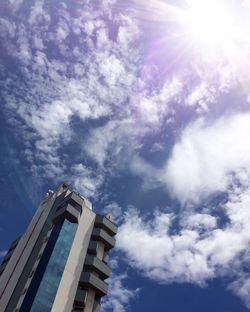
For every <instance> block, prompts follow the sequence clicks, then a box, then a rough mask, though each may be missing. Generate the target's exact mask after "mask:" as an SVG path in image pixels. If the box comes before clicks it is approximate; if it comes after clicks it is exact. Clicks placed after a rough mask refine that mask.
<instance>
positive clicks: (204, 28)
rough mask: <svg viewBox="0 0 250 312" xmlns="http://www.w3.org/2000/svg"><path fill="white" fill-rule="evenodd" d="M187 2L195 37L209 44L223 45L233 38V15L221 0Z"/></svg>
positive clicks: (191, 31) (189, 19)
mask: <svg viewBox="0 0 250 312" xmlns="http://www.w3.org/2000/svg"><path fill="white" fill-rule="evenodd" d="M187 4H188V6H189V9H188V10H187V23H188V27H190V30H189V31H190V33H191V34H192V36H193V37H194V38H195V39H197V40H199V41H200V42H202V43H204V44H208V45H222V44H224V42H226V41H228V40H230V39H231V38H232V36H233V21H232V16H230V13H229V11H228V10H227V8H226V7H224V6H222V5H221V4H220V1H218V0H217V1H215V0H208V1H202V0H187Z"/></svg>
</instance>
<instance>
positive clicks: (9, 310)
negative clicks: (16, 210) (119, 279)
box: [0, 184, 117, 312]
mask: <svg viewBox="0 0 250 312" xmlns="http://www.w3.org/2000/svg"><path fill="white" fill-rule="evenodd" d="M116 233H117V227H116V226H115V225H114V223H112V222H111V220H110V219H109V217H104V216H101V215H97V214H95V213H94V212H93V211H92V207H91V203H90V202H89V201H88V200H86V199H85V198H84V197H82V196H81V195H79V194H78V193H76V192H74V191H70V189H69V187H68V186H67V185H66V184H62V185H61V186H60V188H59V190H58V192H55V193H54V192H53V191H49V192H48V193H47V194H46V197H45V199H44V200H43V201H42V203H41V204H40V206H39V208H38V209H37V211H36V213H35V215H34V217H33V219H32V221H31V222H30V224H29V226H28V228H27V230H26V232H25V233H24V234H23V235H22V236H21V237H20V238H19V239H17V240H16V241H14V242H13V243H12V245H11V246H10V249H9V251H8V253H7V254H6V256H5V258H4V260H3V262H2V265H1V267H0V274H1V275H0V311H1V312H13V311H15V312H17V311H20V312H26V311H33V312H50V311H52V312H63V311H64V312H69V311H84V312H92V311H93V312H97V311H99V310H100V299H101V297H102V296H104V295H106V294H107V290H108V284H107V283H106V282H105V279H106V278H108V276H109V275H110V268H109V266H108V252H109V250H110V249H111V248H113V247H114V245H115V238H114V236H115V234H116Z"/></svg>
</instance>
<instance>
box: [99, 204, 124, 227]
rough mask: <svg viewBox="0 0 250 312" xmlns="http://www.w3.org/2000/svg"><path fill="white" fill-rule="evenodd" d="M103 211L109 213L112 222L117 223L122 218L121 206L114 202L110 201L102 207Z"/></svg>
mask: <svg viewBox="0 0 250 312" xmlns="http://www.w3.org/2000/svg"><path fill="white" fill-rule="evenodd" d="M103 213H105V214H111V216H112V219H113V222H115V223H118V222H120V221H121V219H122V208H121V206H120V205H119V204H118V203H116V202H111V203H109V204H108V205H106V206H105V207H104V208H103Z"/></svg>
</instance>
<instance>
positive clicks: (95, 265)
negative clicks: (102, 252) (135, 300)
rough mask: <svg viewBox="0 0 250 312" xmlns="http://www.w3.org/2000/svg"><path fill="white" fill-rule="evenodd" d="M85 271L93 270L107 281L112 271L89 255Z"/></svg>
mask: <svg viewBox="0 0 250 312" xmlns="http://www.w3.org/2000/svg"><path fill="white" fill-rule="evenodd" d="M83 269H84V270H88V271H89V270H92V271H94V272H96V273H97V274H99V276H100V277H101V278H102V279H106V278H108V277H109V276H110V273H111V270H110V268H109V267H108V266H107V264H105V263H104V262H102V261H101V260H100V259H98V258H97V257H95V256H91V255H87V256H86V259H85V263H84V267H83Z"/></svg>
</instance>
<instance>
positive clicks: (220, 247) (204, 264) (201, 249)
mask: <svg viewBox="0 0 250 312" xmlns="http://www.w3.org/2000/svg"><path fill="white" fill-rule="evenodd" d="M249 185H250V179H249V180H248V188H246V187H245V186H242V188H241V192H239V191H238V186H237V183H236V184H235V185H234V187H233V188H232V191H231V192H230V195H229V198H228V201H227V202H226V203H224V204H220V205H221V209H222V210H223V213H224V214H225V217H223V218H225V219H226V220H228V221H226V222H225V225H224V226H220V225H219V224H220V222H218V221H219V220H220V219H221V212H220V213H219V212H218V208H217V207H216V206H215V207H213V208H212V209H210V211H208V210H207V208H204V212H203V211H201V212H199V213H197V212H195V211H192V210H190V209H189V208H188V209H187V210H184V211H182V213H181V214H180V215H176V214H175V213H174V212H164V211H163V212H160V211H158V212H157V213H155V214H154V217H153V218H152V219H151V220H150V221H147V220H145V219H143V218H142V217H141V216H140V215H139V213H138V211H136V210H134V209H132V210H131V209H130V210H128V211H127V213H126V215H125V219H124V222H123V224H122V225H121V226H120V227H119V233H118V237H117V248H118V249H120V250H122V251H123V252H124V253H125V254H126V256H127V258H126V260H125V261H126V262H127V263H129V264H130V265H131V266H132V267H134V268H136V269H137V270H139V271H140V272H141V273H142V274H143V275H145V276H147V277H149V278H151V279H153V280H156V281H158V282H160V283H172V282H189V283H194V284H198V285H201V286H204V285H205V284H206V282H207V281H208V280H211V279H213V278H215V277H220V276H224V277H225V278H227V279H228V283H229V288H230V289H231V290H232V291H233V292H234V293H235V294H237V295H239V296H240V297H241V298H242V299H243V300H244V302H245V304H246V305H247V306H249V297H248V294H249V290H250V287H249V277H248V276H247V275H246V272H244V271H242V270H244V267H248V266H249V264H250V258H249V253H248V246H249V244H250V233H249V227H250V210H249V205H250V189H249ZM205 211H206V212H205ZM177 223H178V226H177ZM173 225H174V228H173ZM177 229H178V230H177ZM152 255H154V257H152ZM243 264H244V265H243ZM239 268H240V269H239ZM231 280H233V282H231Z"/></svg>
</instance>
